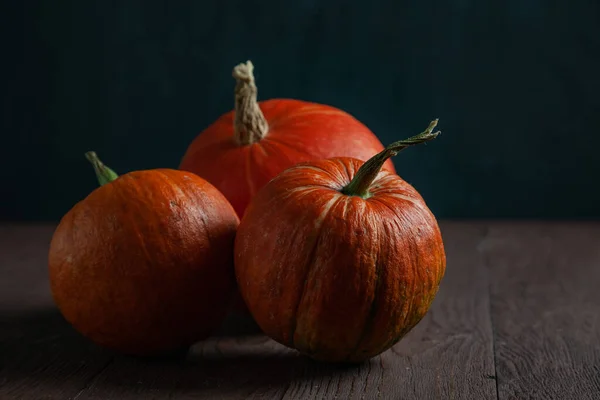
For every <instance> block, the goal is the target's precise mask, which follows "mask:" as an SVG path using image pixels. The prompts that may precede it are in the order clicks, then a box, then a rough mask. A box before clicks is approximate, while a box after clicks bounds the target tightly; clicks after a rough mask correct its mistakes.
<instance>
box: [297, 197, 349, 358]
mask: <svg viewBox="0 0 600 400" xmlns="http://www.w3.org/2000/svg"><path fill="white" fill-rule="evenodd" d="M340 198H341V196H339V195H334V196H333V197H332V198H331V200H329V201H328V202H327V203H326V204H325V206H324V208H325V209H324V210H323V211H321V214H319V216H318V217H317V219H316V221H315V225H316V226H315V229H314V233H315V239H314V243H313V244H312V249H311V251H310V256H309V257H308V262H307V263H306V268H305V269H306V271H305V275H304V285H303V286H302V291H301V292H300V296H298V304H296V307H295V308H296V311H294V315H293V317H292V318H291V319H290V320H291V327H290V341H291V346H292V347H294V348H296V343H295V341H294V335H295V334H296V327H297V325H298V311H299V310H300V305H301V304H302V300H303V299H304V294H305V292H306V286H307V285H308V277H309V276H310V271H311V266H313V265H314V261H315V256H316V254H317V248H318V246H319V239H320V237H321V232H322V229H323V222H324V221H325V218H327V215H328V214H329V211H330V210H331V209H332V208H333V206H334V205H335V203H337V202H338V201H339V200H340ZM309 347H310V346H309Z"/></svg>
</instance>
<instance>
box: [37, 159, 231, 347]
mask: <svg viewBox="0 0 600 400" xmlns="http://www.w3.org/2000/svg"><path fill="white" fill-rule="evenodd" d="M86 156H87V157H88V159H89V160H90V161H91V162H92V163H93V165H94V168H95V170H96V173H97V175H98V179H99V181H100V183H101V186H100V187H99V188H97V189H95V190H94V191H93V192H92V193H91V194H90V195H88V196H87V197H86V198H85V199H84V200H82V201H81V202H79V203H78V204H76V205H75V206H74V207H73V208H72V209H71V210H70V211H69V212H67V214H66V215H65V216H64V217H63V218H62V220H61V221H60V224H59V225H58V227H57V228H56V231H55V232H54V235H53V237H52V241H51V244H50V252H49V273H50V286H51V290H52V294H53V297H54V300H55V302H56V304H57V306H58V308H59V309H60V311H61V312H62V314H63V316H64V317H65V318H66V320H67V321H68V322H69V323H71V324H72V325H73V326H74V327H75V329H76V330H78V331H79V332H80V333H82V334H83V335H84V336H86V337H88V338H89V339H91V340H92V341H94V342H95V343H97V344H99V345H102V346H105V347H108V348H111V349H114V350H117V351H120V352H123V353H127V354H132V355H161V354H166V353H170V352H173V351H177V350H179V349H181V348H185V347H187V346H189V345H191V344H193V343H194V342H196V341H198V340H201V339H204V338H206V337H207V336H208V335H210V334H211V333H212V332H213V330H214V329H215V328H217V327H218V325H219V324H220V322H221V321H222V319H223V317H224V316H225V314H226V311H227V307H228V306H229V301H230V296H231V292H232V289H233V288H234V287H235V280H234V273H233V244H234V239H235V233H236V229H237V226H238V224H239V219H238V217H237V215H236V213H235V211H234V210H233V207H232V206H231V205H230V204H229V202H228V201H227V200H226V199H225V197H224V196H223V195H222V194H221V193H220V192H219V191H218V190H217V189H216V188H215V187H213V186H212V185H211V184H209V183H208V182H206V181H205V180H204V179H202V178H200V177H198V176H196V175H194V174H192V173H189V172H183V171H177V170H170V169H154V170H145V171H135V172H130V173H128V174H125V175H122V176H120V177H117V175H116V174H115V173H114V172H113V171H112V170H110V169H109V168H107V167H106V166H104V165H103V164H102V163H101V162H100V160H99V159H98V158H97V157H96V155H95V153H93V152H90V153H87V154H86Z"/></svg>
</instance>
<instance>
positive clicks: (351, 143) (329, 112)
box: [179, 61, 394, 218]
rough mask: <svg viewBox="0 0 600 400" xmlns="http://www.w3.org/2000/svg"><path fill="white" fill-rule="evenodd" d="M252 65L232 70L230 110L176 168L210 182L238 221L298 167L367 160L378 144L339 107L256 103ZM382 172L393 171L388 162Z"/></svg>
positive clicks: (200, 137) (288, 101) (291, 101)
mask: <svg viewBox="0 0 600 400" xmlns="http://www.w3.org/2000/svg"><path fill="white" fill-rule="evenodd" d="M253 71H254V66H253V64H252V63H251V62H250V61H248V62H246V63H242V64H239V65H237V66H236V67H235V68H234V70H233V77H234V78H235V79H236V81H237V85H236V87H235V109H234V110H233V111H230V112H228V113H226V114H224V115H222V116H221V117H220V118H219V119H218V120H216V121H215V122H214V123H213V124H211V125H210V126H209V127H207V128H206V129H205V130H204V131H203V132H201V133H200V134H199V135H198V136H197V137H196V138H195V139H194V140H193V141H192V143H191V144H190V145H189V147H188V148H187V151H186V152H185V155H184V156H183V158H182V160H181V163H180V165H179V168H180V169H182V170H186V171H190V172H193V173H195V174H197V175H199V176H201V177H203V178H204V179H206V180H208V181H209V182H210V183H212V184H213V185H214V186H215V187H216V188H217V189H219V190H220V191H221V192H222V193H223V194H224V195H225V197H227V199H228V200H229V201H230V202H231V204H232V205H233V208H235V210H236V212H237V213H238V215H239V216H240V218H241V217H242V215H243V214H244V210H245V209H246V207H247V206H248V203H249V202H250V200H251V199H252V197H253V196H254V194H255V193H256V192H257V191H258V190H259V189H260V188H262V187H263V186H264V185H265V184H266V183H267V182H268V181H269V180H271V179H272V178H274V177H275V176H276V175H277V174H279V173H280V172H281V171H283V170H284V169H286V168H289V167H291V166H293V165H295V164H297V163H299V162H304V161H310V160H318V159H324V158H330V157H336V156H345V157H354V158H358V159H360V160H366V159H368V158H369V157H371V156H373V155H374V154H376V153H378V152H380V151H381V150H383V145H382V144H381V142H380V141H379V139H377V137H376V136H375V135H374V134H373V132H371V131H370V130H369V128H367V127H366V126H365V125H364V124H362V123H361V122H360V121H358V120H357V119H356V118H354V117H353V116H351V115H350V114H348V113H347V112H345V111H342V110H340V109H338V108H335V107H332V106H328V105H324V104H317V103H312V102H307V101H301V100H294V99H270V100H266V101H261V102H258V101H257V87H256V83H255V80H254V73H253ZM385 168H387V169H388V170H390V171H394V166H393V164H392V162H391V161H386V163H385Z"/></svg>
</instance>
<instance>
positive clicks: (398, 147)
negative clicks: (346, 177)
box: [342, 119, 441, 198]
mask: <svg viewBox="0 0 600 400" xmlns="http://www.w3.org/2000/svg"><path fill="white" fill-rule="evenodd" d="M437 123H438V120H437V119H436V120H433V121H431V123H430V124H429V126H428V127H427V129H426V130H425V131H424V132H421V133H419V134H418V135H415V136H413V137H410V138H408V139H404V140H400V141H398V142H394V143H392V144H390V145H389V146H387V147H386V148H385V149H384V150H383V151H382V152H380V153H378V154H376V155H374V156H373V157H371V158H370V159H369V160H368V161H366V162H365V163H364V164H363V165H362V166H361V167H360V168H359V169H358V171H357V172H356V175H354V178H352V181H350V183H349V184H348V185H346V186H345V187H344V188H343V189H342V193H344V194H346V195H348V196H360V197H362V198H368V197H370V195H371V194H370V193H369V189H370V188H371V184H372V183H373V181H374V180H375V178H376V177H377V174H379V171H381V168H382V167H383V164H384V163H385V162H386V161H387V159H388V158H390V157H393V156H395V155H396V154H398V153H399V152H401V151H402V150H404V149H405V148H407V147H410V146H413V145H415V144H420V143H425V142H428V141H430V140H433V139H435V138H436V137H437V136H438V135H439V134H440V133H441V132H440V131H437V132H433V129H434V128H435V127H436V126H437Z"/></svg>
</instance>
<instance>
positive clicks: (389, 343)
mask: <svg viewBox="0 0 600 400" xmlns="http://www.w3.org/2000/svg"><path fill="white" fill-rule="evenodd" d="M376 198H377V197H373V199H376ZM409 202H410V201H409ZM377 203H378V204H381V205H383V206H384V207H386V208H387V209H388V210H390V212H391V213H392V214H393V215H395V216H396V217H403V216H402V215H400V214H398V213H397V212H396V210H395V209H394V208H392V207H391V206H390V205H389V204H387V203H386V202H384V201H377ZM411 203H412V202H411ZM412 204H413V205H414V203H412ZM416 208H418V209H419V210H420V209H421V207H416ZM393 221H394V224H396V225H397V224H398V220H397V219H393ZM408 242H409V247H410V252H411V254H412V253H414V251H413V248H414V243H413V241H412V240H408ZM411 264H413V265H414V267H413V271H412V274H413V275H412V276H413V277H414V276H416V275H415V272H416V271H415V268H416V263H415V262H412V263H411ZM416 282H417V279H415V278H413V288H412V290H411V293H414V289H415V285H416ZM413 304H414V302H411V303H409V307H408V310H407V312H406V314H405V315H404V320H403V321H402V326H404V328H403V329H401V330H400V332H399V333H398V335H397V337H392V339H390V340H388V341H387V342H386V343H384V344H383V345H382V346H381V348H379V349H377V351H376V353H381V352H382V351H384V350H386V349H388V348H389V347H392V346H393V345H394V344H395V343H397V342H398V341H399V340H400V339H401V338H402V337H403V336H404V335H406V333H407V332H408V331H409V330H410V329H412V327H413V326H410V327H407V325H406V320H407V318H408V317H409V316H410V315H412V309H413Z"/></svg>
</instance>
